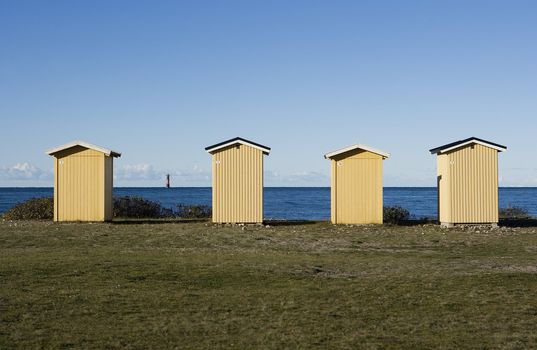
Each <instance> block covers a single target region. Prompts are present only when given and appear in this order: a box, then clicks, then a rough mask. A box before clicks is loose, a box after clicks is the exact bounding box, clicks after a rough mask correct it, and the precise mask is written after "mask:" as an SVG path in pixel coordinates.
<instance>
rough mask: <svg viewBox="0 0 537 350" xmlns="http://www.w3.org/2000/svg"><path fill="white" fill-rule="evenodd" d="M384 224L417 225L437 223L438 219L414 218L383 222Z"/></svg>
mask: <svg viewBox="0 0 537 350" xmlns="http://www.w3.org/2000/svg"><path fill="white" fill-rule="evenodd" d="M384 224H385V225H395V226H419V225H428V224H429V225H438V220H434V219H416V220H404V221H401V222H398V223H396V224H393V223H392V224H391V223H389V222H386V223H384Z"/></svg>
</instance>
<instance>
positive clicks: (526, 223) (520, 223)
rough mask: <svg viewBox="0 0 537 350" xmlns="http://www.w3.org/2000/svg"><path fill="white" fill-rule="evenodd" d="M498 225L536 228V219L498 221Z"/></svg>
mask: <svg viewBox="0 0 537 350" xmlns="http://www.w3.org/2000/svg"><path fill="white" fill-rule="evenodd" d="M499 224H500V226H506V227H537V218H512V219H500V223H499Z"/></svg>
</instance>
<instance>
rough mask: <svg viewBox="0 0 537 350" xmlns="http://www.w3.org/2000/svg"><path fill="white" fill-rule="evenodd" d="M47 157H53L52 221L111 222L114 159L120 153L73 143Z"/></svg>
mask: <svg viewBox="0 0 537 350" xmlns="http://www.w3.org/2000/svg"><path fill="white" fill-rule="evenodd" d="M47 154H48V155H50V156H52V157H54V221H109V220H112V216H113V198H112V190H113V158H115V157H120V156H121V153H118V152H115V151H112V150H110V149H106V148H103V147H99V146H95V145H92V144H90V143H87V142H83V141H74V142H71V143H68V144H66V145H63V146H60V147H56V148H54V149H51V150H49V151H47Z"/></svg>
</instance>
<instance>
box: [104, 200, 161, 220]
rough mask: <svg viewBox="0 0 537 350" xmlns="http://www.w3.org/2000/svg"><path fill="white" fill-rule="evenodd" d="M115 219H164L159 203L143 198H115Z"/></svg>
mask: <svg viewBox="0 0 537 350" xmlns="http://www.w3.org/2000/svg"><path fill="white" fill-rule="evenodd" d="M114 217H120V218H137V219H140V218H144V219H147V218H161V217H163V209H162V206H161V205H160V204H159V203H157V202H153V201H150V200H148V199H144V198H142V197H130V196H125V197H117V198H114Z"/></svg>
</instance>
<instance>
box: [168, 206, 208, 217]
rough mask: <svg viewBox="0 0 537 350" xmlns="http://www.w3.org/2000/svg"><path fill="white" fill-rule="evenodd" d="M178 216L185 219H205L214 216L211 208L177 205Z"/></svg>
mask: <svg viewBox="0 0 537 350" xmlns="http://www.w3.org/2000/svg"><path fill="white" fill-rule="evenodd" d="M176 215H177V216H178V217H180V218H184V219H204V218H210V217H211V216H212V210H211V207H209V206H207V205H185V204H179V205H177V212H176Z"/></svg>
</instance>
